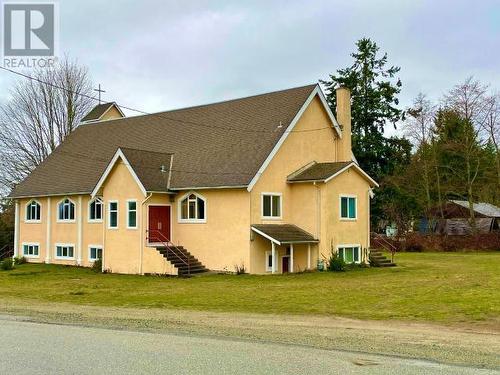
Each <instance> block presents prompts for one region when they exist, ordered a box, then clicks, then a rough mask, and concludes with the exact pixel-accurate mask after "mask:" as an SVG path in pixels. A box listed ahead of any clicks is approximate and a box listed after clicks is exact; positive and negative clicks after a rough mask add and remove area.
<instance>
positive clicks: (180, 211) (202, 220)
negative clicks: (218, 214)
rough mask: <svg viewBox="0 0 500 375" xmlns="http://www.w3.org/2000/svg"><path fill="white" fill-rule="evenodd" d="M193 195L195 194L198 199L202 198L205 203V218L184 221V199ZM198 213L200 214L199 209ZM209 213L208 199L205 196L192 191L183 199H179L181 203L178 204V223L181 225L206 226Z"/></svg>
mask: <svg viewBox="0 0 500 375" xmlns="http://www.w3.org/2000/svg"><path fill="white" fill-rule="evenodd" d="M191 194H194V195H195V196H196V197H197V198H200V199H201V200H202V201H203V202H204V203H205V218H204V219H183V218H182V201H183V200H184V199H186V197H189V196H190V195H191ZM197 208H198V206H197ZM196 212H197V213H198V209H196ZM207 213H208V207H207V199H206V198H205V197H204V196H203V195H201V194H198V193H196V192H194V191H190V192H189V193H187V194H184V195H183V196H182V197H181V198H179V201H178V202H177V221H178V222H179V223H188V224H204V223H206V222H207ZM188 216H189V204H188Z"/></svg>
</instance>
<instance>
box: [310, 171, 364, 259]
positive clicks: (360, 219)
mask: <svg viewBox="0 0 500 375" xmlns="http://www.w3.org/2000/svg"><path fill="white" fill-rule="evenodd" d="M369 188H370V185H369V184H368V182H367V181H366V180H365V179H364V178H363V177H362V176H361V175H360V174H359V173H358V172H357V171H355V170H354V169H353V168H351V169H349V170H347V171H345V172H343V173H342V174H340V175H339V176H337V177H335V178H334V179H332V180H331V181H330V182H328V183H326V184H323V186H322V187H321V200H322V206H323V208H322V220H321V227H322V229H321V238H320V240H321V242H320V243H321V245H320V253H321V254H324V255H325V256H326V257H328V254H330V249H331V245H332V244H333V247H334V249H335V250H336V248H337V246H339V245H360V246H361V249H363V248H367V247H368V246H369V222H370V217H369ZM341 195H353V196H356V200H357V218H356V220H343V219H341V218H340V197H341Z"/></svg>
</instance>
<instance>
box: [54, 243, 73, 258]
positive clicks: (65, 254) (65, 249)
mask: <svg viewBox="0 0 500 375" xmlns="http://www.w3.org/2000/svg"><path fill="white" fill-rule="evenodd" d="M56 258H57V259H74V258H75V246H74V245H65V244H59V245H56Z"/></svg>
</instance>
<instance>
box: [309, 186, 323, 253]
mask: <svg viewBox="0 0 500 375" xmlns="http://www.w3.org/2000/svg"><path fill="white" fill-rule="evenodd" d="M313 185H314V187H315V188H316V221H317V222H316V238H317V239H318V240H319V242H318V243H317V244H316V247H317V250H318V258H317V259H316V262H318V261H319V259H320V251H319V244H320V243H321V187H320V186H319V185H318V183H317V182H316V181H314V182H313ZM309 246H310V245H309ZM309 259H310V257H309ZM309 261H310V260H309Z"/></svg>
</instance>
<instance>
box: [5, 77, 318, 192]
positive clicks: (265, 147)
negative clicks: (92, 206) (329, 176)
mask: <svg viewBox="0 0 500 375" xmlns="http://www.w3.org/2000/svg"><path fill="white" fill-rule="evenodd" d="M315 88H316V85H308V86H303V87H297V88H293V89H288V90H283V91H277V92H272V93H267V94H262V95H256V96H251V97H247V98H242V99H234V100H229V101H225V102H220V103H214V104H208V105H202V106H197V107H190V108H184V109H179V110H173V111H168V112H161V113H157V114H150V115H144V116H136V117H127V118H121V119H116V120H107V121H102V122H95V123H91V124H88V125H87V124H86V125H80V126H79V127H78V128H77V129H76V130H75V131H74V132H73V133H71V134H70V135H69V136H68V137H67V138H66V140H65V141H64V142H63V143H62V144H61V145H60V146H59V147H57V148H56V150H55V151H54V152H53V153H52V154H51V155H50V156H49V157H48V158H47V159H46V160H45V161H44V162H43V163H42V164H40V165H39V166H38V167H37V168H36V169H35V170H34V171H33V172H32V173H31V174H30V175H29V176H28V177H27V178H26V179H25V180H24V181H22V182H21V183H20V184H18V185H17V186H16V187H15V188H14V190H13V191H12V192H11V194H10V196H11V197H30V196H45V195H63V194H71V193H90V192H91V191H92V190H93V189H94V187H95V186H96V184H97V182H98V181H99V179H100V177H101V175H102V173H103V172H104V170H105V169H106V166H107V165H108V163H109V162H110V160H111V159H112V157H113V155H114V154H115V152H116V151H117V149H118V148H128V149H135V150H141V151H143V152H151V153H155V152H156V153H163V154H172V155H173V168H172V175H171V184H170V187H171V188H172V189H183V188H191V187H221V186H224V187H242V186H247V185H248V184H249V183H250V181H251V180H252V178H253V176H255V174H256V173H257V171H258V170H259V168H260V166H261V165H262V164H263V162H264V161H265V159H266V158H267V156H268V155H269V154H270V153H271V151H272V149H273V148H274V146H275V145H276V143H277V142H278V140H279V139H280V138H281V136H282V135H283V133H284V132H285V130H286V129H287V127H288V125H289V124H290V123H291V121H292V120H293V119H294V117H295V116H296V114H297V113H298V112H299V110H300V108H301V107H302V105H303V104H304V103H305V101H306V100H307V98H308V97H309V96H310V95H311V93H312V92H313V90H314V89H315ZM280 124H281V125H283V126H281V127H280V126H279V125H280ZM138 157H139V156H138ZM152 167H154V166H152ZM136 173H137V174H139V173H140V172H139V171H136Z"/></svg>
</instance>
